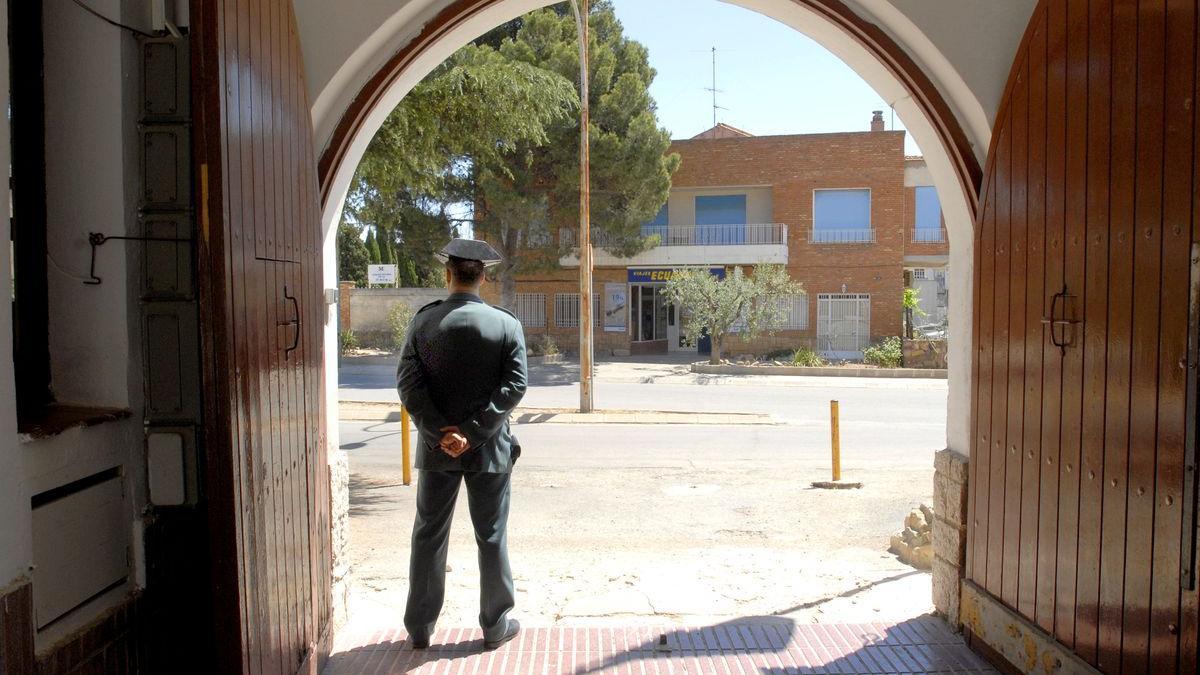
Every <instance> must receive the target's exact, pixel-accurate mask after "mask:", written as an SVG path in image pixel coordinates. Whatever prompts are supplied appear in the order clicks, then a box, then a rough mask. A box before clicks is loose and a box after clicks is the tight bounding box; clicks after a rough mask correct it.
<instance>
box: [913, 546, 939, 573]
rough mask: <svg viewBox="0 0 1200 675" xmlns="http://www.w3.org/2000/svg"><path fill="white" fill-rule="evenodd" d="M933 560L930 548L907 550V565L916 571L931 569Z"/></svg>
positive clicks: (917, 547)
mask: <svg viewBox="0 0 1200 675" xmlns="http://www.w3.org/2000/svg"><path fill="white" fill-rule="evenodd" d="M933 558H934V555H933V547H932V546H929V545H925V546H914V547H912V548H910V549H908V564H909V565H912V566H913V567H916V568H917V569H922V570H927V569H930V568H931V567H933Z"/></svg>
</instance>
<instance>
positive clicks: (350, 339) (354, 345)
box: [338, 330, 358, 354]
mask: <svg viewBox="0 0 1200 675" xmlns="http://www.w3.org/2000/svg"><path fill="white" fill-rule="evenodd" d="M355 349H358V336H357V335H355V334H354V331H352V330H344V331H342V332H341V333H338V352H339V353H341V354H345V353H346V352H352V351H354V350H355Z"/></svg>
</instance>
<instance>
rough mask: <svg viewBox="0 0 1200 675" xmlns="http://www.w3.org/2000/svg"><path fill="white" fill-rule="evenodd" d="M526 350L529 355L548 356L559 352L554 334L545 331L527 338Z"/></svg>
mask: <svg viewBox="0 0 1200 675" xmlns="http://www.w3.org/2000/svg"><path fill="white" fill-rule="evenodd" d="M527 350H528V352H529V355H530V356H550V355H552V354H558V353H560V351H559V348H558V342H557V341H555V339H554V336H552V335H547V334H545V333H543V334H541V335H535V336H533V337H531V338H529V345H528V347H527Z"/></svg>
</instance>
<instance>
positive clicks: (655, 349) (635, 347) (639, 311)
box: [627, 267, 725, 355]
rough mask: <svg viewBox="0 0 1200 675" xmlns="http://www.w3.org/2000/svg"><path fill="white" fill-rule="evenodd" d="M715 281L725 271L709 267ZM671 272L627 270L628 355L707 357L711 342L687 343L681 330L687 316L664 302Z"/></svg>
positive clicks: (723, 276)
mask: <svg viewBox="0 0 1200 675" xmlns="http://www.w3.org/2000/svg"><path fill="white" fill-rule="evenodd" d="M708 271H709V273H710V274H712V275H713V276H715V277H717V278H718V279H724V278H725V268H723V267H710V268H708ZM674 272H675V270H674V269H669V268H632V267H631V268H629V269H628V272H627V274H628V276H627V278H628V283H629V307H630V320H631V321H630V323H631V326H630V328H631V331H630V335H631V342H630V349H629V351H630V353H631V354H635V355H636V354H665V353H667V352H696V351H699V352H700V353H702V354H707V353H708V352H709V351H710V350H711V349H712V347H711V343H710V341H709V339H708V338H707V337H705V338H702V339H700V340H699V341H698V343H697V344H687V342H686V340H685V337H684V335H685V332H686V331H685V327H686V325H687V323H688V320H689V318H690V317H689V315H688V313H687V312H685V311H681V308H679V307H677V306H676V305H675V304H673V303H671V302H670V301H669V300H668V299H667V295H666V287H667V282H668V281H670V280H671V275H672V274H674Z"/></svg>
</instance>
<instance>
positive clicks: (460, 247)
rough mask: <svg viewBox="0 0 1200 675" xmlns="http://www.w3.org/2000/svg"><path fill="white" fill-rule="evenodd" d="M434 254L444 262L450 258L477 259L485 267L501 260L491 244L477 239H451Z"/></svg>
mask: <svg viewBox="0 0 1200 675" xmlns="http://www.w3.org/2000/svg"><path fill="white" fill-rule="evenodd" d="M435 255H437V258H438V260H441V261H442V262H446V261H447V260H449V259H450V258H461V259H463V260H478V261H479V262H481V263H483V264H484V266H485V267H491V266H492V265H495V264H497V263H499V262H500V261H501V260H503V258H502V257H500V254H499V253H497V252H496V249H494V248H492V245H491V244H489V243H487V242H486V241H481V240H479V239H451V240H450V243H449V244H446V245H445V246H443V247H442V250H440V251H438V252H437V253H436V254H435Z"/></svg>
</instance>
